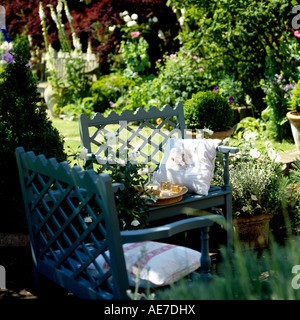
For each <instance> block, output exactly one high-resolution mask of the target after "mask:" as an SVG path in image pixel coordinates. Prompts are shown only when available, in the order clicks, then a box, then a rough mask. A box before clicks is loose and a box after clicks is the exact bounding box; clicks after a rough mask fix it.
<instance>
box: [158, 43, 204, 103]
mask: <svg viewBox="0 0 300 320" xmlns="http://www.w3.org/2000/svg"><path fill="white" fill-rule="evenodd" d="M158 70H159V78H160V79H161V82H162V83H165V84H166V85H167V86H168V87H169V88H170V91H172V94H173V96H174V97H173V99H174V101H173V102H174V104H175V102H185V101H186V100H187V99H190V98H191V97H192V95H193V94H194V93H197V92H199V91H205V90H207V89H209V86H210V83H209V80H208V79H207V78H206V73H205V72H204V68H203V63H202V62H201V60H200V57H199V55H196V54H195V53H194V54H192V53H191V52H187V51H185V50H184V49H182V50H180V51H179V52H178V53H174V54H171V55H169V56H166V57H165V61H164V63H161V62H160V61H158Z"/></svg>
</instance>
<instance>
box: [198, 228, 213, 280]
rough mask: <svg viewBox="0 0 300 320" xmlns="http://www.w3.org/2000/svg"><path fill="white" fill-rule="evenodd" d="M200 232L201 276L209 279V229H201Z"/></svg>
mask: <svg viewBox="0 0 300 320" xmlns="http://www.w3.org/2000/svg"><path fill="white" fill-rule="evenodd" d="M200 230H201V258H200V264H201V275H202V276H203V277H204V278H206V277H207V278H209V277H210V267H211V258H210V256H209V234H208V233H209V227H203V228H201V229H200Z"/></svg>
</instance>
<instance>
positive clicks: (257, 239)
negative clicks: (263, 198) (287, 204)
mask: <svg viewBox="0 0 300 320" xmlns="http://www.w3.org/2000/svg"><path fill="white" fill-rule="evenodd" d="M272 217H273V215H271V214H261V215H258V216H253V217H249V218H236V219H234V226H235V231H236V233H237V237H238V240H239V241H240V243H241V244H242V245H247V246H248V247H249V248H251V249H259V248H266V247H267V246H268V245H269V226H270V220H271V219H272Z"/></svg>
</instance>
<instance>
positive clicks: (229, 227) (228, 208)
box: [224, 194, 233, 256]
mask: <svg viewBox="0 0 300 320" xmlns="http://www.w3.org/2000/svg"><path fill="white" fill-rule="evenodd" d="M224 211H225V212H224V216H225V218H226V224H225V228H226V233H227V239H226V247H227V252H228V255H229V256H231V255H232V252H233V221H232V195H231V194H228V195H227V196H226V204H225V208H224Z"/></svg>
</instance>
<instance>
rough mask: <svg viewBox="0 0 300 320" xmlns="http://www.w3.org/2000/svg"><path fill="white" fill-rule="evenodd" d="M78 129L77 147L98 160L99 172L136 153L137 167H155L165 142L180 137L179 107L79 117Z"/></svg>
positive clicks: (183, 128) (183, 126)
mask: <svg viewBox="0 0 300 320" xmlns="http://www.w3.org/2000/svg"><path fill="white" fill-rule="evenodd" d="M79 128H80V137H81V145H82V146H84V147H85V148H86V149H88V152H89V153H90V152H92V153H94V154H95V155H96V156H97V157H98V159H99V162H100V163H101V164H104V166H103V167H102V168H103V169H105V167H107V165H109V164H111V163H113V162H114V160H116V159H118V158H122V159H124V158H125V161H127V160H128V159H129V160H130V157H131V153H134V152H136V151H138V152H139V158H138V161H139V162H140V163H144V164H154V165H158V164H159V163H160V161H161V159H162V155H163V150H164V146H165V144H166V142H167V140H168V139H169V138H170V137H174V138H178V137H183V136H184V131H185V121H184V113H183V106H182V104H181V103H177V104H176V106H175V108H174V109H173V108H171V107H170V106H169V105H165V106H164V107H163V108H162V110H159V109H157V108H155V107H152V108H151V109H150V110H149V111H148V112H147V111H145V110H144V109H141V108H139V109H138V110H137V111H136V112H135V113H132V112H130V111H129V110H125V111H123V113H122V114H121V115H118V114H116V113H115V112H110V113H109V114H108V115H107V117H104V116H103V115H102V114H100V113H96V114H95V116H94V117H93V118H92V119H90V118H88V117H87V116H86V115H85V114H81V115H80V116H79ZM112 133H115V134H116V136H115V137H114V135H113V134H112ZM126 150H127V151H128V153H127V151H126ZM108 153H109V155H108Z"/></svg>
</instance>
